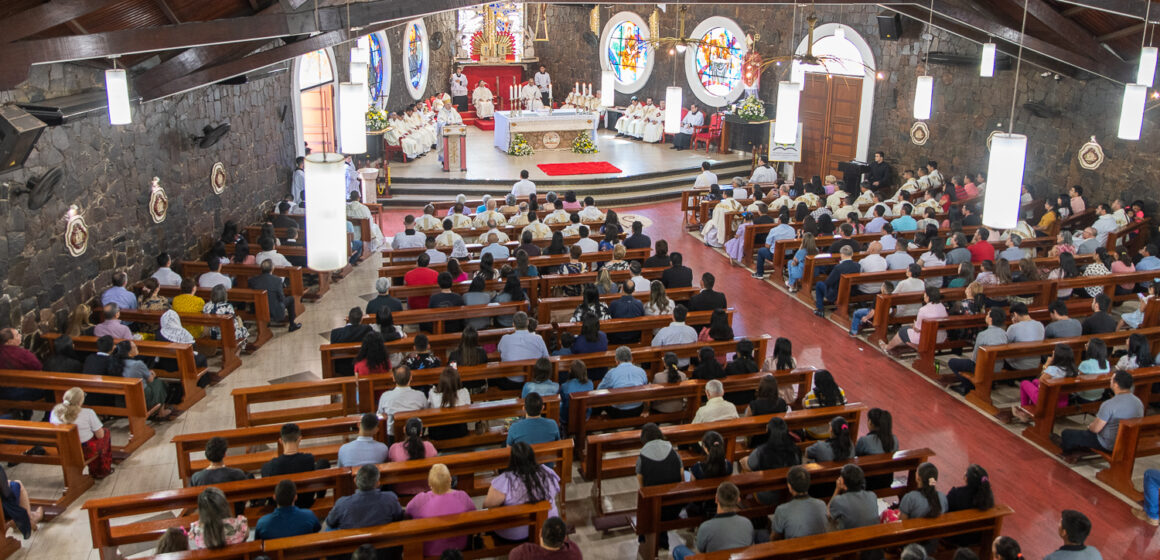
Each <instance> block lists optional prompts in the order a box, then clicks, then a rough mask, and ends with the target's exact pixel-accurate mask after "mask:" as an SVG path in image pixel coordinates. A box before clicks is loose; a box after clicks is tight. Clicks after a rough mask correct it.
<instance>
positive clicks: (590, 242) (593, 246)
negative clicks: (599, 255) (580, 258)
mask: <svg viewBox="0 0 1160 560" xmlns="http://www.w3.org/2000/svg"><path fill="white" fill-rule="evenodd" d="M589 233H591V232H590V231H589V230H588V226H586V225H581V226H580V239H579V240H578V241H576V244H577V245H579V246H580V252H581V253H595V252H597V251H599V250H600V244H599V243H597V242H596V240H594V239H590V238H589V237H588V235H589Z"/></svg>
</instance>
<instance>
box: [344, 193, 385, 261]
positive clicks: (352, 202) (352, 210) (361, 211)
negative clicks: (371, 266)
mask: <svg viewBox="0 0 1160 560" xmlns="http://www.w3.org/2000/svg"><path fill="white" fill-rule="evenodd" d="M361 198H362V196H361V195H360V194H359V192H358V191H353V192H351V193H350V198H349V200H347V203H346V217H347V218H362V219H366V220H369V221H370V224H371V246H370V247H364V248H363V251H364V252H367V251H369V252H371V253H374V252H377V251H382V250H383V249H385V248H386V247H387V244H386V239H385V238H384V237H383V230H382V228H380V227H379V224H378V222H377V221H376V220H375V219H374V216H373V215H372V214H371V209H370V208H367V207H366V205H365V204H363V203H362V202H359V200H360V199H361Z"/></svg>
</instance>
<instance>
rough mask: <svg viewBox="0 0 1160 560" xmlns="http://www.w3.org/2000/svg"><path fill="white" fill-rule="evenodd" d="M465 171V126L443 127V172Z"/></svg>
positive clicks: (448, 125)
mask: <svg viewBox="0 0 1160 560" xmlns="http://www.w3.org/2000/svg"><path fill="white" fill-rule="evenodd" d="M452 169H458V170H459V171H467V126H465V125H462V124H445V125H443V170H444V171H451V170H452Z"/></svg>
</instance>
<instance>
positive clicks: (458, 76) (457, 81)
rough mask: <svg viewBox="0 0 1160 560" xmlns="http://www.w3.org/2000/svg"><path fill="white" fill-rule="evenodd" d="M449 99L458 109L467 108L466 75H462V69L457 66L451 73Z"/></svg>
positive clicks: (464, 109)
mask: <svg viewBox="0 0 1160 560" xmlns="http://www.w3.org/2000/svg"><path fill="white" fill-rule="evenodd" d="M451 101H452V102H453V103H455V107H456V108H458V109H459V110H460V111H466V110H467V76H464V75H463V69H462V68H460V67H458V66H456V67H455V73H454V74H452V75H451Z"/></svg>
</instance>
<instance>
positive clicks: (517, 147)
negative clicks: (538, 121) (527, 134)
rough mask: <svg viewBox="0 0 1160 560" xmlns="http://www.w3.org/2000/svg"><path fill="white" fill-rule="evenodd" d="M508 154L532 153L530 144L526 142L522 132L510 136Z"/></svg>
mask: <svg viewBox="0 0 1160 560" xmlns="http://www.w3.org/2000/svg"><path fill="white" fill-rule="evenodd" d="M507 153H508V155H509V156H530V155H532V153H533V152H532V145H531V144H528V139H527V138H524V135H523V134H517V135H515V136H514V137H512V141H511V144H508V151H507Z"/></svg>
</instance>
